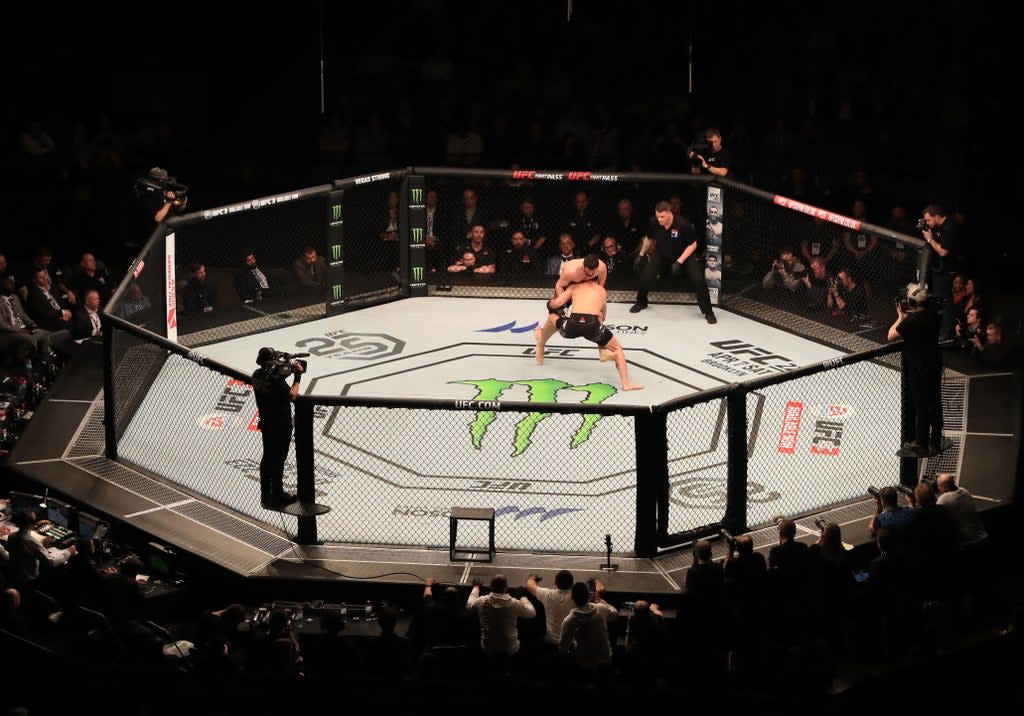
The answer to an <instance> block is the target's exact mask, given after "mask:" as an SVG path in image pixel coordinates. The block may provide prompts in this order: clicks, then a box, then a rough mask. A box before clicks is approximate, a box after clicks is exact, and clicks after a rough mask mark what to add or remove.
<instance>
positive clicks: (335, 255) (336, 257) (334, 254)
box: [331, 244, 341, 261]
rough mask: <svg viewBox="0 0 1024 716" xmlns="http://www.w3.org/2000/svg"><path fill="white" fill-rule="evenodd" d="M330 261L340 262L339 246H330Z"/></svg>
mask: <svg viewBox="0 0 1024 716" xmlns="http://www.w3.org/2000/svg"><path fill="white" fill-rule="evenodd" d="M331 261H341V244H331Z"/></svg>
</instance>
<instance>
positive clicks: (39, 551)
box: [7, 512, 77, 590]
mask: <svg viewBox="0 0 1024 716" xmlns="http://www.w3.org/2000/svg"><path fill="white" fill-rule="evenodd" d="M11 522H12V523H13V524H14V526H15V527H17V528H18V531H17V532H13V533H11V534H10V535H8V536H7V551H8V553H9V554H10V558H11V564H10V570H9V571H10V575H11V579H12V580H13V581H14V584H15V586H17V587H18V589H19V590H21V589H23V588H24V587H25V586H26V585H31V584H33V583H35V582H36V581H37V580H38V579H39V565H40V563H41V562H43V561H46V562H47V563H48V564H49V565H50V566H51V567H59V566H60V565H62V564H66V563H67V561H68V560H69V559H71V556H72V555H73V554H75V552H76V551H77V548H76V547H75V546H74V545H71V546H70V547H67V548H66V549H57V548H55V547H54V546H53V544H52V543H53V539H52V538H50V537H43V536H42V535H40V534H39V533H38V532H36V531H35V529H34V528H35V526H36V523H37V520H36V516H35V513H32V512H18V513H16V514H15V515H14V516H13V517H12V518H11Z"/></svg>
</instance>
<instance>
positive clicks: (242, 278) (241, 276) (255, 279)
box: [235, 249, 270, 303]
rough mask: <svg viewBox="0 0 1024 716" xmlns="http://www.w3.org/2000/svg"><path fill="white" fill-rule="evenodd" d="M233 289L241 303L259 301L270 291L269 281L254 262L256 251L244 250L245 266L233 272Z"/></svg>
mask: <svg viewBox="0 0 1024 716" xmlns="http://www.w3.org/2000/svg"><path fill="white" fill-rule="evenodd" d="M235 290H236V291H238V297H239V298H240V299H242V303H255V302H257V301H261V300H262V299H263V297H264V296H265V295H267V294H268V293H269V292H270V281H269V280H268V279H267V275H266V274H265V273H263V271H261V270H260V267H259V265H257V263H256V252H255V251H252V250H250V249H246V250H245V266H243V267H242V268H240V269H238V271H237V272H236V273H235Z"/></svg>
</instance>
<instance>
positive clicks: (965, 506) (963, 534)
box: [935, 472, 988, 549]
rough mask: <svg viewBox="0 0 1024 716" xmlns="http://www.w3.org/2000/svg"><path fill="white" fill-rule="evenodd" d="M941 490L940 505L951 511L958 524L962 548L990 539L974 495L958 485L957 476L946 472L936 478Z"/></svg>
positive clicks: (955, 523)
mask: <svg viewBox="0 0 1024 716" xmlns="http://www.w3.org/2000/svg"><path fill="white" fill-rule="evenodd" d="M935 487H936V488H937V489H938V492H939V499H938V503H939V505H940V506H941V507H942V508H944V509H946V510H947V511H948V512H949V515H950V517H952V518H953V524H954V525H955V526H956V535H957V541H958V542H959V543H960V548H961V549H971V548H973V547H977V546H980V545H982V544H984V543H985V542H986V541H987V540H988V532H986V531H985V525H983V524H982V522H981V517H980V516H979V515H978V510H977V509H976V508H975V506H974V497H973V496H972V495H971V493H970V492H968V491H967V490H966V489H964V488H963V487H957V484H956V478H954V477H953V475H951V474H950V473H948V472H944V473H942V474H940V475H938V476H937V477H936V478H935Z"/></svg>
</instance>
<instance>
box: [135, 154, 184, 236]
mask: <svg viewBox="0 0 1024 716" xmlns="http://www.w3.org/2000/svg"><path fill="white" fill-rule="evenodd" d="M135 195H136V196H138V197H140V198H141V199H143V200H144V201H145V203H146V209H147V214H148V215H149V216H152V217H153V221H154V222H155V223H157V224H159V223H161V222H162V221H163V220H164V219H166V218H167V215H168V214H169V213H171V212H172V211H173V212H174V213H175V214H182V213H184V211H185V205H186V204H187V203H188V187H187V186H185V185H184V184H181V183H180V182H178V180H177V179H175V178H174V177H172V176H170V175H169V174H168V173H167V170H166V169H162V168H160V167H153V168H152V169H150V170H149V174H147V175H146V176H144V177H142V178H141V179H139V180H137V181H136V182H135Z"/></svg>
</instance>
